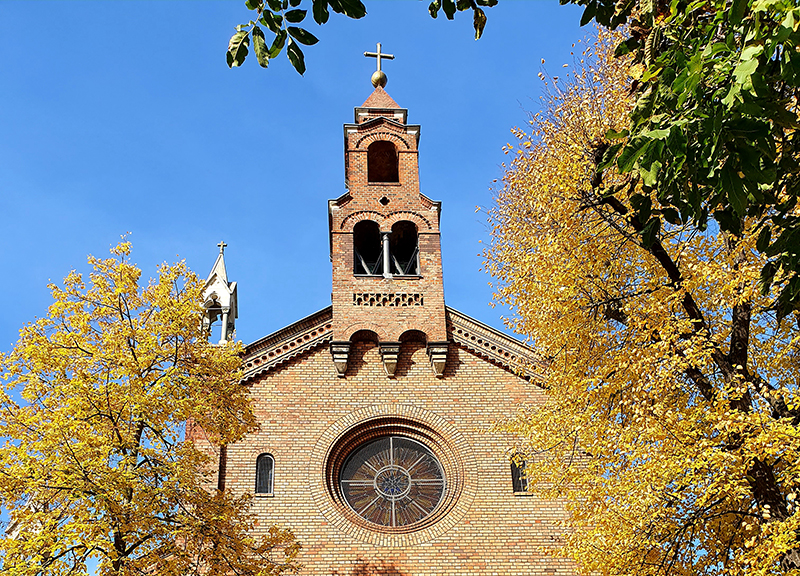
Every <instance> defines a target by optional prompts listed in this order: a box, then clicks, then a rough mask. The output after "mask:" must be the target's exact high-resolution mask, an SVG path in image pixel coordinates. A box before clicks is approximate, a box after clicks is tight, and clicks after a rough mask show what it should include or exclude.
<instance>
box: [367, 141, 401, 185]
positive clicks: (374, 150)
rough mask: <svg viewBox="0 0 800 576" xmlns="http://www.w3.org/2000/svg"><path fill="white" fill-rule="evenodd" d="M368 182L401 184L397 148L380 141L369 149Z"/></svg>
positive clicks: (389, 143)
mask: <svg viewBox="0 0 800 576" xmlns="http://www.w3.org/2000/svg"><path fill="white" fill-rule="evenodd" d="M367 180H368V181H369V182H399V181H400V174H399V169H398V157H397V147H395V145H394V144H393V143H391V142H387V141H386V140H378V141H377V142H373V143H372V144H370V145H369V146H368V147H367Z"/></svg>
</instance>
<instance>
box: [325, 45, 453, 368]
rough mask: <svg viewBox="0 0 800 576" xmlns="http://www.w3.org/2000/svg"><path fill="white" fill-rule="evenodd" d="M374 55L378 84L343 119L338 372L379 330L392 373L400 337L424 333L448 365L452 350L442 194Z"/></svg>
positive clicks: (336, 247)
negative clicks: (425, 170) (432, 185)
mask: <svg viewBox="0 0 800 576" xmlns="http://www.w3.org/2000/svg"><path fill="white" fill-rule="evenodd" d="M364 55H365V56H372V57H376V58H377V61H378V69H377V71H376V72H375V73H374V74H373V76H372V84H373V86H374V91H373V92H372V94H371V95H370V96H369V98H367V100H366V101H365V102H364V103H363V104H362V105H361V106H360V107H357V108H356V109H355V119H354V123H353V124H345V125H344V150H345V153H344V154H345V158H344V161H345V187H346V188H347V192H346V193H345V194H344V195H342V196H340V197H339V198H337V199H336V200H330V201H329V202H328V215H329V218H328V221H329V227H330V248H331V262H332V264H333V294H332V300H333V341H332V342H331V354H332V355H333V360H334V363H335V365H336V370H337V374H338V375H339V376H341V377H345V376H346V374H347V363H348V357H349V352H350V347H351V344H352V342H353V341H354V340H355V339H358V338H361V337H367V338H371V339H374V340H377V342H378V344H379V346H380V352H381V356H382V358H383V364H384V368H385V369H386V373H387V375H388V376H390V377H391V376H393V375H394V370H395V366H396V364H397V357H398V355H399V352H400V347H401V345H402V341H403V340H404V339H406V338H409V337H413V338H416V339H424V340H425V342H426V345H427V351H428V357H429V359H430V361H431V367H432V369H433V370H434V372H435V373H436V375H437V376H439V377H441V376H443V373H444V365H445V360H446V358H447V349H448V342H447V332H446V326H445V306H444V286H443V282H442V254H441V244H440V240H439V217H440V213H441V203H439V202H435V201H433V200H431V199H429V198H428V197H426V196H425V195H424V194H422V193H421V191H420V185H419V167H418V146H419V136H420V129H419V126H417V125H413V124H409V123H408V110H406V109H404V108H401V107H400V106H399V105H398V104H397V103H396V102H395V101H394V100H393V99H392V97H391V96H389V94H388V93H387V92H386V91H385V90H384V86H385V85H386V74H385V73H384V72H383V71H382V70H381V59H393V58H394V56H392V55H391V54H385V53H382V52H381V45H380V44H378V49H377V52H365V53H364Z"/></svg>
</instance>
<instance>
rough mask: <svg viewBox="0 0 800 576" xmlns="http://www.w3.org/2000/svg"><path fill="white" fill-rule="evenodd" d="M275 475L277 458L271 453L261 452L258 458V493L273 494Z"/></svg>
mask: <svg viewBox="0 0 800 576" xmlns="http://www.w3.org/2000/svg"><path fill="white" fill-rule="evenodd" d="M274 476H275V459H274V458H273V457H272V455H271V454H259V455H258V458H256V494H272V480H273V478H274Z"/></svg>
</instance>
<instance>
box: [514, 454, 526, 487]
mask: <svg viewBox="0 0 800 576" xmlns="http://www.w3.org/2000/svg"><path fill="white" fill-rule="evenodd" d="M526 465H527V462H525V460H521V459H520V458H519V456H514V458H512V460H511V484H512V485H513V487H514V492H527V491H528V478H527V477H526V476H525V466H526Z"/></svg>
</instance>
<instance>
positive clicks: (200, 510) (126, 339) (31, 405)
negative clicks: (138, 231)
mask: <svg viewBox="0 0 800 576" xmlns="http://www.w3.org/2000/svg"><path fill="white" fill-rule="evenodd" d="M89 264H90V265H91V267H92V272H91V273H90V274H89V275H88V276H89V277H88V280H84V278H83V277H82V276H81V275H80V274H77V273H75V272H73V273H71V274H69V275H68V276H67V278H66V279H65V281H64V283H63V285H62V286H57V285H52V286H51V287H50V288H51V291H52V295H53V303H52V305H51V306H50V309H49V311H48V314H47V316H46V317H44V318H41V319H39V320H37V321H36V322H34V323H32V324H29V325H27V326H26V327H25V328H24V329H23V330H22V331H21V333H20V339H19V342H18V343H17V345H16V346H15V347H14V349H13V350H12V351H11V353H10V354H8V355H7V356H5V357H3V358H2V359H0V361H2V364H1V366H2V378H3V390H2V392H0V410H2V414H3V417H2V420H0V438H2V441H1V442H2V443H0V499H1V500H0V501H1V502H2V505H3V507H4V508H5V509H6V510H7V511H8V512H9V515H10V529H9V531H8V533H7V534H6V536H5V537H4V538H3V539H2V540H0V563H1V565H2V571H3V573H4V574H8V575H10V576H23V575H33V574H54V575H56V574H86V573H87V569H88V568H87V562H89V561H90V560H91V561H94V562H99V566H98V568H97V570H98V573H99V574H114V575H133V574H144V573H153V571H155V572H154V573H157V574H159V575H173V574H174V575H176V576H177V575H178V574H181V575H186V574H201V573H203V574H205V573H209V572H208V571H209V570H211V571H212V572H214V571H216V570H222V571H227V570H231V569H235V570H236V571H237V573H240V574H251V575H253V576H255V575H266V574H277V573H280V572H282V571H284V570H286V569H290V568H292V567H293V566H294V556H295V555H296V553H297V545H296V544H295V543H294V539H293V537H292V535H291V534H290V533H288V532H282V531H279V530H273V531H272V532H270V534H269V535H268V536H267V537H265V538H262V539H256V538H254V537H253V536H252V535H251V533H250V528H251V527H252V522H253V519H252V517H251V516H250V515H249V513H248V502H247V500H246V499H238V500H236V499H233V498H232V497H231V496H230V495H229V494H226V493H222V492H217V491H209V490H207V485H206V480H205V479H206V476H207V471H208V470H209V466H210V464H211V463H210V462H209V458H208V456H207V455H206V454H205V453H203V452H201V451H200V450H199V449H197V448H196V447H195V446H194V445H193V444H192V443H191V442H189V441H187V438H186V429H185V428H186V424H187V422H188V423H191V424H192V425H193V426H195V427H199V428H202V430H203V431H204V432H205V434H206V435H207V436H208V438H209V439H210V440H211V441H213V442H214V443H216V444H220V443H226V442H232V441H235V440H237V439H239V438H241V437H242V436H243V435H244V434H245V433H247V432H249V431H252V430H253V429H254V428H255V425H256V424H255V421H254V418H253V415H252V413H251V411H250V404H249V398H248V395H247V389H246V388H244V387H242V386H241V385H240V384H239V378H240V372H239V367H240V358H239V354H240V352H241V350H240V347H239V346H238V345H235V344H230V345H226V346H213V345H210V344H208V342H207V338H206V334H205V333H204V332H203V326H202V317H203V310H202V305H201V303H202V298H201V293H202V288H203V285H202V282H201V281H199V280H198V278H197V277H196V276H195V275H194V274H192V273H191V272H190V271H189V270H188V268H187V267H186V265H185V263H183V262H179V263H177V264H174V265H171V266H170V265H166V264H165V265H162V266H161V267H160V268H159V270H158V277H157V278H156V279H155V280H151V281H150V282H149V283H148V284H147V285H145V286H142V285H141V284H140V279H141V278H140V277H141V271H140V270H139V269H138V268H137V267H136V266H135V265H133V264H132V263H131V262H130V244H129V243H127V242H122V243H120V244H119V245H118V246H116V247H115V248H114V249H113V250H112V257H110V258H107V259H100V258H94V257H90V259H89Z"/></svg>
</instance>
